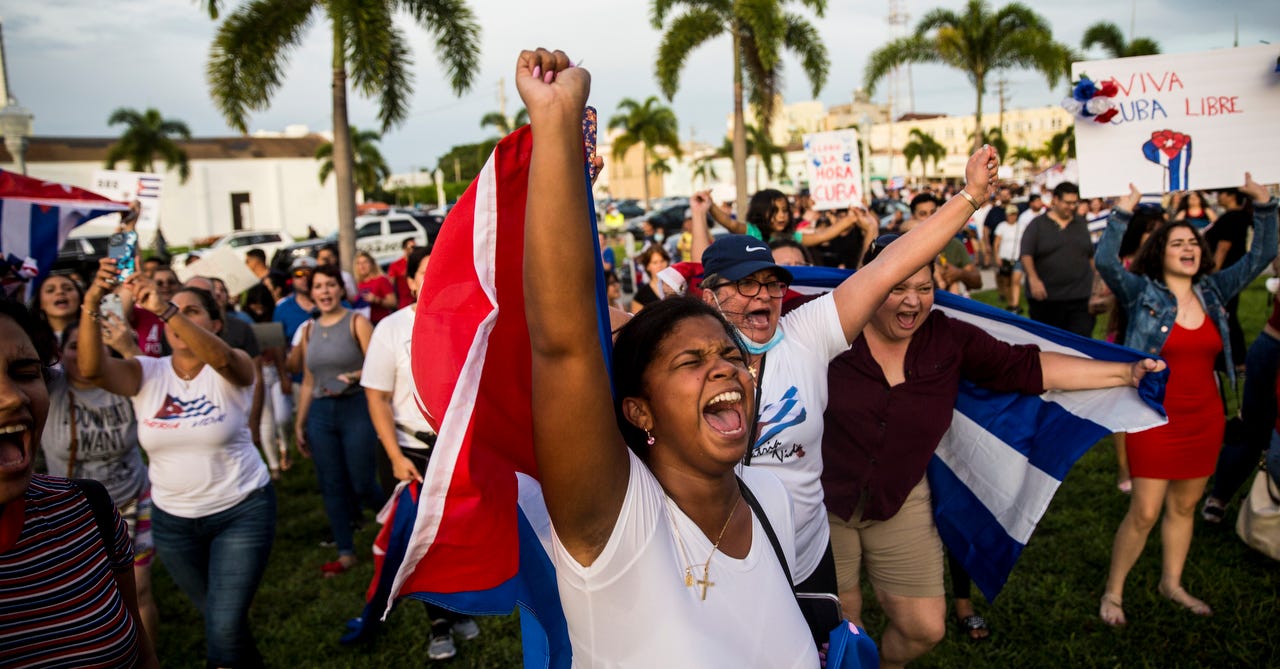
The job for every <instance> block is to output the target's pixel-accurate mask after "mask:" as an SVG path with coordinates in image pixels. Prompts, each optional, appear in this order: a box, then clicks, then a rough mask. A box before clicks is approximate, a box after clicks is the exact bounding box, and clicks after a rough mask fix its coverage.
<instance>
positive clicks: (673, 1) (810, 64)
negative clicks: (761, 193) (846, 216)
mask: <svg viewBox="0 0 1280 669" xmlns="http://www.w3.org/2000/svg"><path fill="white" fill-rule="evenodd" d="M792 4H799V5H802V6H804V7H806V8H808V9H809V10H810V11H812V12H813V13H814V15H816V16H817V17H818V18H821V17H822V15H823V14H824V13H825V12H826V6H827V3H826V0H798V2H794V3H793V2H788V1H787V0H652V2H651V4H650V6H649V18H650V21H651V22H652V24H653V27H654V28H655V29H658V30H662V31H663V35H662V43H661V44H660V45H659V47H658V55H657V59H656V60H655V64H654V74H655V76H656V78H657V80H658V86H659V88H661V89H662V94H663V95H665V96H666V97H667V99H668V100H670V99H671V98H673V97H674V96H675V94H676V91H677V90H678V89H679V87H680V73H681V71H682V70H683V69H684V65H685V63H686V62H687V61H688V59H689V56H690V54H692V53H693V51H695V50H697V48H698V47H700V46H702V45H703V44H706V43H707V42H709V41H711V40H713V39H715V38H717V37H720V36H722V35H728V36H730V37H731V38H732V44H733V53H732V60H731V61H730V62H732V63H733V68H734V69H733V82H734V89H733V96H734V99H733V119H734V134H733V138H732V141H733V146H734V152H733V169H734V173H735V181H736V183H737V188H738V207H739V210H740V211H746V201H747V193H746V187H747V178H746V160H747V158H746V157H747V150H746V124H745V122H744V121H743V113H742V110H743V100H744V93H745V96H746V98H747V99H749V100H750V102H751V103H752V104H754V105H755V107H756V109H757V110H758V112H759V113H758V116H759V123H758V125H759V127H760V128H762V129H763V130H764V131H765V132H766V133H767V132H768V130H769V128H770V127H772V126H771V121H772V119H773V114H774V111H775V110H774V99H775V95H776V94H777V93H778V92H779V91H781V90H782V84H783V66H782V54H783V53H784V52H790V53H792V54H794V55H795V56H796V57H798V58H799V59H800V67H801V69H802V70H804V74H805V76H806V77H807V78H808V80H809V83H810V85H811V87H812V89H813V95H814V97H817V95H818V93H819V92H821V90H822V87H823V86H824V85H825V84H826V81H827V73H828V70H829V69H830V66H831V65H830V59H829V58H828V56H827V47H826V45H825V44H823V42H822V38H821V36H820V35H819V34H818V30H817V28H815V27H814V26H813V24H812V23H810V22H809V20H808V19H807V18H805V17H804V16H802V15H800V14H798V13H795V12H791V11H788V10H787V7H788V5H792Z"/></svg>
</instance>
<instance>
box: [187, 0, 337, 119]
mask: <svg viewBox="0 0 1280 669" xmlns="http://www.w3.org/2000/svg"><path fill="white" fill-rule="evenodd" d="M316 7H317V3H316V2H314V1H313V0H253V1H252V2H250V3H249V4H247V5H244V6H242V7H240V8H238V9H237V10H236V11H234V12H232V14H231V15H230V16H228V17H227V18H226V19H225V20H224V21H223V22H222V25H221V26H219V27H218V31H217V33H216V34H215V35H214V38H213V44H212V45H211V47H210V49H209V63H208V66H207V67H206V71H205V74H206V77H207V78H208V81H209V89H210V93H211V94H212V97H213V102H214V106H216V107H217V108H218V111H219V112H220V113H221V114H222V116H223V118H224V119H226V121H227V123H228V124H229V125H231V126H232V127H233V128H235V129H237V130H239V131H240V132H248V118H247V115H248V113H249V112H250V111H260V110H263V109H266V108H267V106H268V105H269V104H270V102H271V96H272V95H274V94H275V92H276V91H278V90H279V89H280V85H281V83H282V77H283V74H284V67H285V65H287V64H288V60H289V53H290V52H291V51H292V50H293V49H294V48H295V47H297V46H298V44H299V43H300V42H301V41H302V35H303V33H304V32H305V31H306V29H307V27H308V26H309V25H310V23H311V17H312V14H313V10H315V9H316Z"/></svg>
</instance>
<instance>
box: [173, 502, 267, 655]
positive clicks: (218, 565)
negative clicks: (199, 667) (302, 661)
mask: <svg viewBox="0 0 1280 669" xmlns="http://www.w3.org/2000/svg"><path fill="white" fill-rule="evenodd" d="M151 532H152V536H153V538H154V539H155V544H156V553H157V555H159V556H160V559H161V560H163V562H164V566H165V569H166V570H167V571H168V572H169V575H170V576H171V577H173V581H174V582H175V583H177V584H178V587H179V588H181V589H182V592H183V593H184V594H186V596H187V597H188V598H189V599H190V600H191V602H192V603H193V604H195V606H196V608H197V609H199V610H200V613H201V615H203V616H204V632H205V637H206V643H207V648H206V651H205V659H206V661H207V662H208V664H209V666H216V667H258V666H262V656H261V655H259V654H258V648H257V646H256V645H254V642H253V634H252V632H250V631H249V605H250V604H251V603H253V595H254V593H256V592H257V591H258V584H259V583H260V582H261V581H262V574H263V572H265V571H266V570H267V557H268V556H269V555H270V554H271V543H272V541H273V540H274V539H275V533H276V492H275V489H274V488H272V487H271V485H270V484H267V485H265V486H263V487H261V488H259V489H257V490H255V491H254V492H252V493H250V495H249V496H248V497H246V498H245V499H244V500H243V501H241V502H240V503H239V504H236V505H235V506H233V507H231V508H230V509H227V510H225V511H219V512H218V513H215V514H213V515H209V516H204V517H202V518H180V517H178V516H174V515H170V514H168V513H165V512H164V509H161V508H160V507H159V506H156V507H155V508H154V509H152V515H151Z"/></svg>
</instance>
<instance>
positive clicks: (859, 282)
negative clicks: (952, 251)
mask: <svg viewBox="0 0 1280 669" xmlns="http://www.w3.org/2000/svg"><path fill="white" fill-rule="evenodd" d="M999 162H1000V161H999V158H997V157H996V152H995V149H993V148H991V147H990V146H985V145H984V146H983V147H982V148H981V149H978V151H977V152H975V153H974V154H973V155H972V156H969V163H968V164H967V165H966V166H965V181H966V183H965V187H964V188H965V193H967V194H968V197H969V198H972V202H970V200H969V199H966V197H965V196H964V195H956V196H955V197H953V198H951V199H950V200H948V201H947V202H946V204H944V205H942V206H941V207H939V208H938V211H936V212H934V214H933V215H932V216H930V217H929V218H928V219H927V220H925V221H924V222H923V223H921V224H919V225H917V226H915V227H913V228H912V229H911V231H910V232H908V233H907V234H905V235H903V236H902V239H900V240H898V241H897V242H896V243H893V244H890V245H889V246H887V247H886V248H885V250H884V252H883V253H881V254H880V255H879V256H878V257H877V258H876V259H875V261H874V262H872V263H871V264H869V265H867V266H865V267H863V268H862V269H860V270H858V271H857V272H855V273H854V274H853V275H852V276H850V277H849V278H847V279H845V280H844V282H843V283H841V284H840V285H839V286H837V287H836V289H835V290H834V291H833V292H832V294H833V297H834V298H835V303H836V310H837V311H838V312H839V314H840V326H841V327H842V328H843V329H844V336H845V339H846V340H848V341H850V342H852V341H853V340H854V339H855V338H856V337H857V336H858V333H859V332H861V331H862V327H863V326H864V325H866V323H867V320H868V319H870V318H871V314H873V313H875V310H876V309H877V308H879V306H880V303H881V302H883V301H884V298H885V296H887V295H888V294H889V291H891V290H893V287H894V286H896V285H898V284H899V283H901V282H902V281H904V280H905V279H906V278H907V277H909V276H911V275H912V274H913V273H914V272H915V271H916V270H918V269H920V268H921V267H924V266H925V265H927V264H929V262H930V261H932V260H933V259H934V258H935V257H937V255H938V253H939V252H941V251H942V248H943V247H944V246H946V245H947V242H948V241H949V240H950V239H951V238H952V237H954V236H955V234H956V232H958V231H959V230H960V228H962V227H964V224H965V222H967V221H968V220H969V216H970V215H971V214H972V213H973V212H974V211H975V210H976V209H977V208H978V207H979V206H981V205H982V203H983V202H984V201H986V200H987V198H989V197H990V196H991V193H990V191H991V190H992V188H993V186H994V184H995V182H996V168H997V167H999Z"/></svg>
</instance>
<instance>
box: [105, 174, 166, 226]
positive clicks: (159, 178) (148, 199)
mask: <svg viewBox="0 0 1280 669" xmlns="http://www.w3.org/2000/svg"><path fill="white" fill-rule="evenodd" d="M163 183H164V176H163V175H160V174H153V173H150V172H125V171H121V170H98V171H96V172H94V173H93V183H92V184H90V185H89V190H91V191H93V192H95V193H97V194H99V195H102V196H104V197H109V198H111V199H113V200H119V201H120V202H134V201H137V203H138V206H139V211H138V224H137V226H136V228H137V229H138V230H139V231H146V232H155V231H156V228H157V226H159V225H160V187H161V185H162V184H163Z"/></svg>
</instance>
